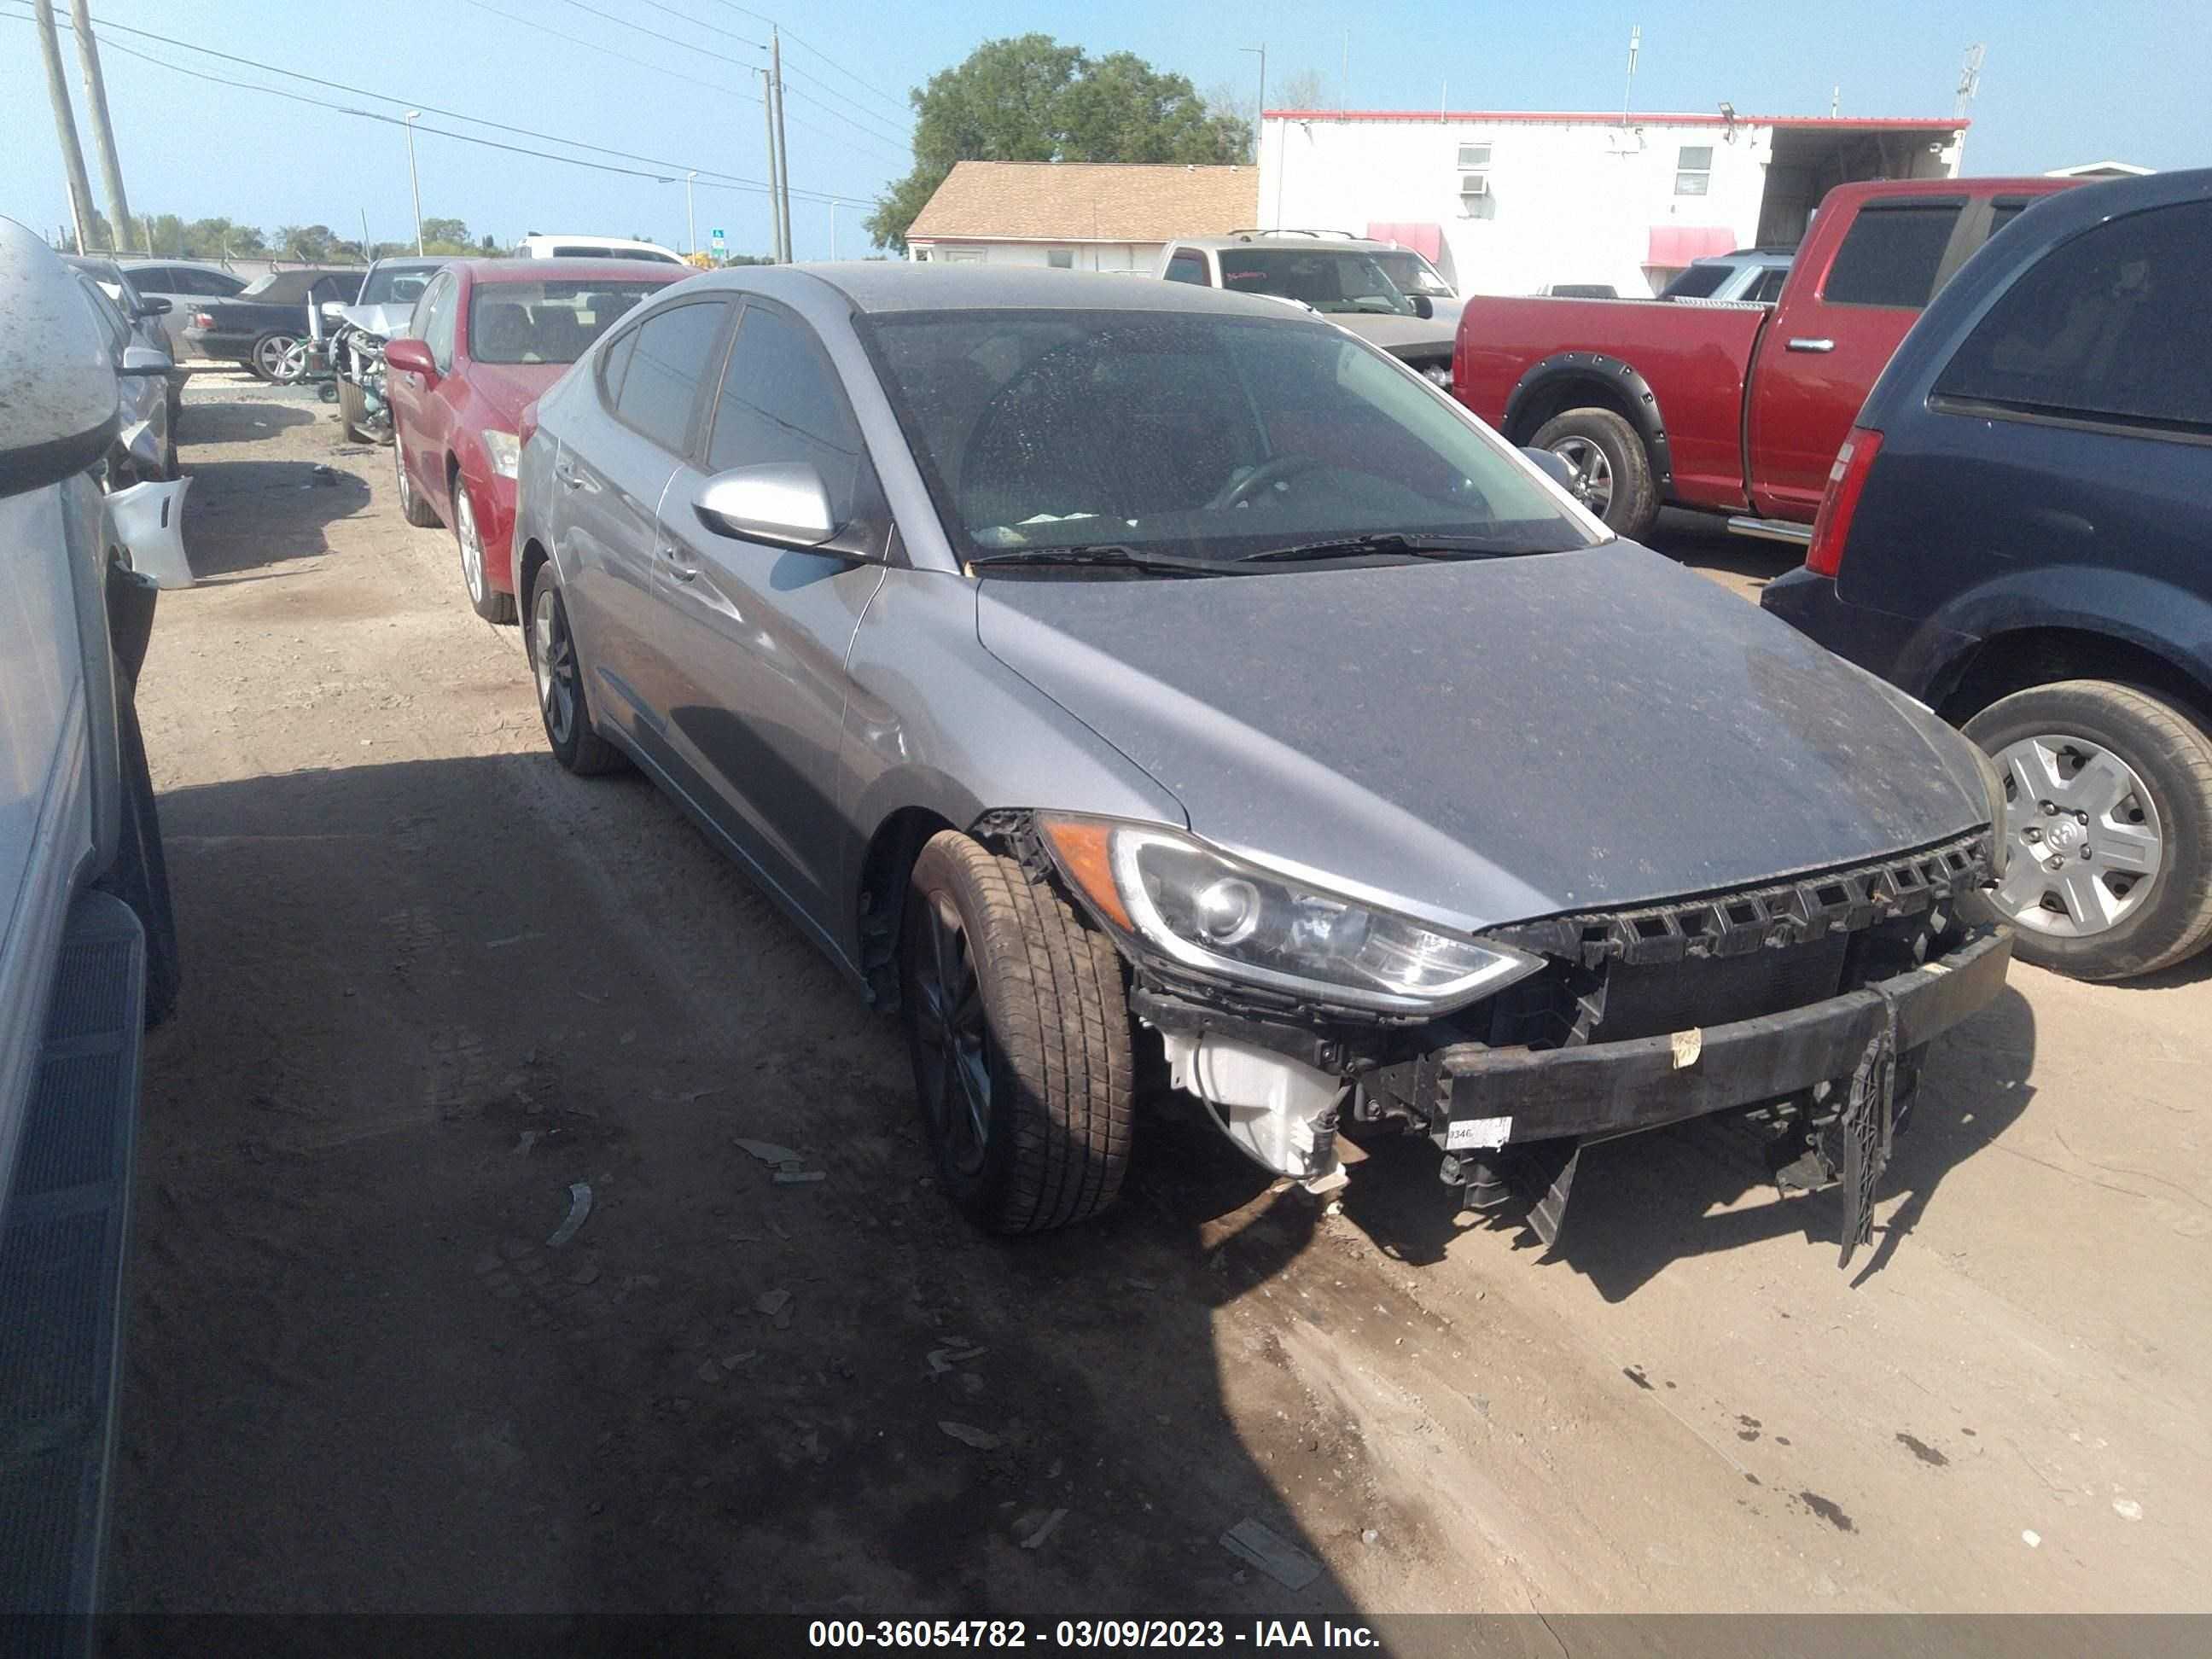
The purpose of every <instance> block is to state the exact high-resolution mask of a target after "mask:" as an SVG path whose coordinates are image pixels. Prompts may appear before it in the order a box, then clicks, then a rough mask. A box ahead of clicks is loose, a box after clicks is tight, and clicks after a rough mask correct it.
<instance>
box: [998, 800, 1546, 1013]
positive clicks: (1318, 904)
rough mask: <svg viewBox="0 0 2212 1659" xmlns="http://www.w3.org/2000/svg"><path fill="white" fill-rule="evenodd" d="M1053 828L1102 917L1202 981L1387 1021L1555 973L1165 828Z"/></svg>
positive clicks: (1071, 871)
mask: <svg viewBox="0 0 2212 1659" xmlns="http://www.w3.org/2000/svg"><path fill="white" fill-rule="evenodd" d="M1039 825H1040V828H1042V829H1043V831H1044V842H1045V845H1046V847H1047V848H1048V849H1049V850H1050V852H1051V854H1052V856H1053V859H1054V862H1055V863H1056V864H1057V865H1058V866H1059V867H1060V873H1061V874H1062V875H1063V876H1065V877H1066V878H1067V880H1068V883H1069V884H1070V885H1072V886H1073V888H1074V889H1075V890H1077V891H1078V892H1079V893H1080V894H1081V895H1082V896H1083V898H1084V900H1085V902H1086V903H1087V904H1088V905H1089V907H1090V908H1091V911H1092V913H1093V914H1094V915H1097V917H1098V918H1099V920H1100V921H1103V923H1105V924H1106V925H1107V926H1108V927H1112V928H1113V929H1115V931H1116V932H1117V933H1121V934H1122V935H1123V936H1124V937H1125V938H1127V939H1133V940H1134V941H1135V942H1136V943H1138V944H1139V945H1141V946H1144V947H1147V948H1149V949H1151V950H1153V951H1158V953H1159V954H1161V955H1162V956H1164V957H1168V958H1170V960H1172V961H1175V962H1177V963H1182V964H1183V965H1184V966H1186V967H1189V968H1194V969H1199V970H1200V971H1201V972H1205V973H1210V974H1216V975H1223V976H1225V977H1227V978H1231V979H1237V980H1241V981H1245V982H1246V983H1248V984H1251V985H1255V986H1265V987H1268V988H1270V989H1273V990H1277V991H1285V992H1289V993H1291V994H1296V995H1299V996H1304V997H1309V998H1313V999H1316V1000H1322V1001H1328V1002H1336V1003H1341V1004H1344V1005H1346V1006H1352V1007H1357V1008H1367V1009H1373V1010H1375V1011H1376V1012H1385V1013H1419V1014H1433V1013H1440V1012H1443V1011H1444V1010H1446V1009H1448V1008H1453V1007H1456V1006H1459V1005H1461V1004H1462V1003H1467V1002H1472V1001H1474V1000H1475V999H1476V998H1478V997H1483V996H1488V995H1489V994H1492V992H1495V991H1498V990H1502V989H1503V988H1504V987H1506V986H1508V985H1510V984H1511V983H1513V981H1516V980H1517V979H1521V978H1522V977H1524V976H1525V975H1528V974H1532V973H1534V972H1535V971H1536V970H1537V969H1539V968H1541V967H1542V966H1543V963H1541V961H1540V960H1539V959H1538V958H1536V957H1532V956H1528V955H1526V954H1524V953H1523V952H1522V951H1515V950H1511V949H1509V948H1508V947H1506V946H1504V945H1491V944H1478V943H1477V942H1476V941H1475V940H1474V939H1463V938H1461V937H1458V936H1456V935H1455V934H1449V933H1437V931H1436V930H1435V929H1433V928H1431V927H1429V926H1428V925H1427V924H1426V923H1424V922H1420V921H1414V920H1413V918H1412V917H1410V916H1401V915H1396V914H1395V913H1393V912H1391V911H1388V910H1380V909H1376V908H1372V907H1370V906H1368V905H1365V904H1362V903H1360V902H1358V901H1356V900H1353V899H1349V898H1346V897H1345V896H1342V895H1340V894H1336V893H1331V892H1328V891H1325V890H1322V889H1319V888H1316V887H1313V886H1310V885H1308V884H1306V883H1304V882H1303V881H1299V880H1296V879H1293V878H1290V877H1287V876H1283V875H1279V874H1277V873H1276V872H1273V871H1270V870H1265V869H1261V868H1260V867H1259V866H1256V865H1253V864H1249V863H1247V862H1245V861H1244V860H1242V859H1236V858H1231V857H1230V856H1229V855H1228V854H1225V853H1220V852H1217V851H1215V850H1214V849H1213V848H1210V847H1207V846H1206V845H1204V844H1203V843H1201V842H1198V841H1196V840H1194V839H1193V838H1192V837H1191V836H1186V835H1182V834H1180V833H1178V832H1176V831H1175V830H1171V829H1161V828H1159V827H1158V825H1154V824H1139V823H1112V822H1109V821H1107V820H1103V819H1099V818H1077V817H1044V818H1042V819H1041V820H1040V821H1039Z"/></svg>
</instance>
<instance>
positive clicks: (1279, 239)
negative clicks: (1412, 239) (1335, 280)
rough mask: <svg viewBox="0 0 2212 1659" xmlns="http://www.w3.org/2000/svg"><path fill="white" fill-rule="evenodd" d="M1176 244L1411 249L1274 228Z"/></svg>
mask: <svg viewBox="0 0 2212 1659" xmlns="http://www.w3.org/2000/svg"><path fill="white" fill-rule="evenodd" d="M1174 245H1175V246H1176V247H1210V248H1232V247H1282V248H1292V249H1295V250H1297V252H1302V253H1326V252H1328V251H1330V250H1331V249H1332V248H1334V249H1336V250H1338V251H1339V252H1348V253H1398V252H1413V250H1412V249H1407V248H1401V247H1400V246H1398V244H1397V243H1395V242H1377V241H1374V240H1370V239H1369V238H1367V237H1364V236H1339V235H1337V234H1334V233H1331V234H1328V235H1326V236H1315V235H1301V234H1296V233H1292V234H1277V233H1274V232H1271V231H1265V230H1250V231H1245V232H1243V233H1242V234H1238V235H1235V236H1178V237H1177V238H1176V240H1175V244H1174Z"/></svg>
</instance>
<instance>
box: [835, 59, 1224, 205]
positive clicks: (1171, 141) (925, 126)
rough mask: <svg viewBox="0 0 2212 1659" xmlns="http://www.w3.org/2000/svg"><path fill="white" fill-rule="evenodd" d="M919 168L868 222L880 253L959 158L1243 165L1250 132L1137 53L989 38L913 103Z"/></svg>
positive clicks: (931, 81)
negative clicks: (1097, 53)
mask: <svg viewBox="0 0 2212 1659" xmlns="http://www.w3.org/2000/svg"><path fill="white" fill-rule="evenodd" d="M908 97H909V100H910V101H911V102H912V103H913V105H914V110H915V125H914V170H913V171H912V172H910V173H908V174H907V175H906V177H904V178H903V179H900V180H899V181H898V182H897V183H896V184H895V185H892V186H891V187H890V190H889V191H886V192H885V193H884V197H883V198H882V199H881V200H880V201H879V202H878V204H876V210H875V212H874V213H873V214H872V215H870V216H869V218H868V221H867V231H868V234H869V235H870V236H871V237H872V238H873V239H874V241H875V244H876V246H878V247H894V248H901V249H902V248H904V247H905V246H906V230H907V227H908V225H910V224H912V223H913V222H914V221H915V216H916V215H918V214H919V213H921V210H922V207H923V205H924V204H927V202H928V200H929V198H930V197H931V196H932V195H933V194H934V193H935V191H936V190H937V187H938V186H939V185H941V184H943V183H944V182H945V174H947V173H950V172H951V171H952V167H953V163H955V162H956V161H1185V162H1214V161H1242V160H1243V159H1244V157H1245V156H1246V155H1247V154H1248V153H1249V149H1250V146H1251V142H1252V128H1251V124H1250V123H1249V122H1248V121H1246V120H1244V119H1243V118H1242V117H1240V116H1238V115H1237V114H1236V113H1234V112H1231V111H1225V110H1221V109H1218V108H1212V107H1209V106H1208V104H1207V101H1206V100H1205V99H1203V98H1201V97H1200V96H1199V94H1198V92H1197V90H1196V89H1195V88H1193V87H1192V85H1191V83H1190V82H1189V81H1188V79H1187V78H1186V77H1184V76H1180V75H1165V74H1162V73H1161V72H1160V71H1158V70H1155V69H1154V68H1153V67H1152V65H1151V64H1147V63H1146V61H1145V60H1144V59H1143V58H1139V57H1137V56H1136V55H1135V54H1133V53H1132V52H1114V53H1111V54H1109V56H1107V57H1104V58H1090V57H1087V56H1085V53H1084V51H1083V48H1082V47H1080V46H1062V45H1060V42H1058V41H1057V40H1054V39H1053V38H1052V37H1051V36H1050V35H1048V34H1024V35H1017V36H1013V37H1010V38H1009V39H1006V40H987V41H985V42H984V43H983V44H982V45H981V46H978V47H976V48H975V51H974V52H970V53H969V55H968V57H967V58H966V59H965V61H963V62H962V63H960V64H957V65H956V66H955V67H953V68H951V69H949V70H940V71H939V73H938V74H936V75H933V76H931V77H930V79H929V83H928V85H927V86H925V87H923V88H921V89H920V90H918V91H916V92H914V93H911V94H908Z"/></svg>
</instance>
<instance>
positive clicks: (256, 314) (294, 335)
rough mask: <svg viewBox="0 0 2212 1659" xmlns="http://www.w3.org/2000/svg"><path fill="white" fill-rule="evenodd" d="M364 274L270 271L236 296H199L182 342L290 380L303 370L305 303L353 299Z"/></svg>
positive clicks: (202, 352)
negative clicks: (224, 297)
mask: <svg viewBox="0 0 2212 1659" xmlns="http://www.w3.org/2000/svg"><path fill="white" fill-rule="evenodd" d="M361 279H362V271H361V270H359V269H356V270H313V269H307V268H302V269H301V270H278V271H272V272H270V274H269V275H268V276H264V277H262V278H261V279H260V280H259V281H258V282H255V283H248V284H247V285H246V289H245V291H244V292H243V293H241V294H240V295H239V296H238V297H237V298H236V299H234V300H204V301H199V302H198V303H197V305H196V306H195V307H194V308H193V311H192V319H191V323H190V324H189V325H187V326H186V327H185V344H186V345H187V347H189V348H190V349H191V350H192V351H194V352H196V353H197V354H198V355H199V356H203V357H217V358H222V359H224V360H226V361H228V362H235V363H243V364H244V365H245V366H246V368H250V369H252V371H253V372H254V373H255V374H258V375H259V376H260V377H261V378H262V379H263V380H272V381H275V382H276V383H277V384H279V385H283V384H288V383H289V382H291V381H293V380H298V379H299V378H300V376H301V374H305V373H306V372H307V341H308V338H309V327H308V322H307V310H308V307H311V306H321V305H325V304H327V303H329V302H330V301H337V302H338V303H339V304H341V305H351V304H353V303H354V301H356V299H358V298H359V297H360V295H361Z"/></svg>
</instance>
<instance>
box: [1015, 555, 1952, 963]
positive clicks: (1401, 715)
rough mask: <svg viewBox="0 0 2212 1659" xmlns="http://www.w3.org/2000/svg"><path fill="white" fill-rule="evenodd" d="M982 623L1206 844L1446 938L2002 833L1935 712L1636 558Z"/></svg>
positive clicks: (1220, 595)
mask: <svg viewBox="0 0 2212 1659" xmlns="http://www.w3.org/2000/svg"><path fill="white" fill-rule="evenodd" d="M978 607H979V615H978V629H979V633H980V635H981V641H982V644H983V646H984V647H985V649H987V650H988V651H990V652H991V653H993V654H994V655H995V656H997V657H998V658H999V659H1000V660H1002V661H1004V662H1005V663H1006V664H1007V665H1009V666H1010V667H1012V669H1014V670H1015V671H1017V672H1018V673H1019V674H1021V675H1023V676H1024V678H1027V679H1028V680H1029V681H1030V683H1031V684H1034V685H1035V686H1036V687H1037V688H1038V689H1039V690H1041V691H1042V692H1043V693H1044V694H1045V695H1047V696H1049V697H1051V698H1052V699H1053V700H1054V702H1058V703H1059V704H1060V705H1061V706H1062V707H1063V708H1066V710H1067V711H1068V712H1069V713H1070V714H1073V715H1074V716H1075V717H1076V718H1078V719H1079V720H1083V721H1084V722H1085V724H1087V725H1088V726H1091V728H1092V729H1093V730H1095V731H1096V732H1098V733H1099V734H1100V735H1101V736H1102V737H1103V738H1105V740H1106V741H1107V742H1109V743H1110V744H1114V745H1115V747H1117V748H1118V749H1120V750H1121V752H1122V753H1123V754H1125V755H1126V756H1127V757H1129V759H1130V760H1131V761H1133V763H1135V764H1137V765H1138V766H1139V767H1142V768H1143V769H1145V770H1146V772H1148V773H1149V774H1151V775H1152V777H1154V778H1155V779H1157V780H1158V781H1159V782H1160V783H1161V784H1162V785H1164V787H1166V788H1168V789H1169V790H1170V791H1171V792H1173V793H1174V794H1175V795H1176V797H1177V798H1178V799H1180V800H1181V801H1182V805H1183V807H1184V809H1185V811H1187V812H1188V814H1189V817H1190V824H1191V828H1192V829H1194V830H1195V831H1196V832H1197V833H1198V834H1200V836H1205V837H1206V838H1207V839H1208V840H1211V841H1212V842H1217V843H1218V844H1220V845H1222V846H1225V847H1229V848H1240V849H1243V850H1245V851H1248V852H1253V853H1257V854H1262V855H1264V856H1266V857H1267V858H1268V859H1269V860H1272V861H1274V862H1277V863H1285V864H1291V865H1296V866H1304V868H1306V869H1308V870H1310V871H1314V872H1322V874H1323V875H1324V876H1325V877H1326V878H1328V879H1329V880H1330V881H1332V882H1333V883H1334V884H1337V885H1340V886H1342V887H1345V888H1346V889H1349V890H1358V891H1361V892H1363V893H1364V895H1365V896H1369V897H1370V898H1372V899H1374V900H1376V902H1387V903H1389V904H1391V905H1393V906H1394V907H1395V908H1400V909H1403V910H1406V911H1407V912H1409V913H1411V914H1413V915H1422V916H1425V917H1427V918H1429V919H1431V921H1436V922H1437V923H1440V924H1442V925H1444V926H1448V927H1462V928H1478V927H1490V926H1495V925H1498V924H1500V923H1504V922H1510V921H1526V920H1530V919H1533V918H1535V917H1538V916H1543V915H1557V914H1560V913H1563V912H1570V911H1577V910H1587V909H1595V908H1612V907H1617V906H1623V905H1629V904H1634V903H1638V902H1650V901H1654V900H1657V899H1662V898H1668V897H1675V896H1686V895H1690V894H1696V893H1705V892H1713V891H1718V890H1724V889H1729V888H1735V887H1741V886H1747V885H1751V884H1756V883H1759V882H1762V881H1766V880H1770V879H1772V878H1778V877H1783V876H1789V875H1796V874H1801V873H1804V872H1810V871H1814V870H1822V869H1832V868H1835V867H1838V866H1844V865H1849V864H1853V863H1857V862H1861V861H1863V860H1874V859H1876V858H1880V857H1882V856H1885V855H1887V854H1893V853H1897V852H1900V851H1903V850H1905V849H1908V848H1918V847H1923V846H1926V845H1928V844H1929V843H1932V842H1938V841H1941V840H1943V839H1945V838H1947V837H1948V836H1954V835H1959V834H1963V833H1965V832H1966V831H1968V830H1971V829H1975V828H1977V827H1978V826H1979V825H1981V824H1983V823H1986V822H1987V821H1988V811H1987V807H1986V805H1985V797H1984V793H1983V790H1982V786H1981V783H1980V780H1979V775H1978V772H1977V770H1976V766H1975V763H1974V761H1973V759H1972V753H1971V751H1970V750H1968V749H1967V747H1966V743H1965V740H1964V739H1962V738H1959V737H1958V736H1957V735H1956V734H1955V733H1954V732H1951V731H1950V730H1949V729H1948V727H1946V726H1943V724H1942V722H1941V721H1939V720H1936V718H1935V716H1933V715H1932V714H1929V713H1927V711H1926V710H1924V709H1923V708H1921V707H1920V706H1919V705H1917V704H1916V703H1913V702H1911V701H1910V700H1909V699H1907V698H1905V697H1904V696H1902V694H1899V693H1895V692H1892V691H1890V690H1888V689H1887V687H1885V686H1883V685H1882V684H1881V683H1880V682H1879V681H1877V680H1875V679H1874V678H1872V677H1871V676H1869V675H1868V674H1866V673H1864V672H1863V671H1860V670H1858V669H1857V668H1854V667H1852V666H1850V665H1849V664H1846V663H1845V662H1844V661H1843V660H1842V659H1839V658H1837V657H1833V656H1831V655H1829V654H1828V653H1826V651H1824V650H1822V649H1821V648H1820V647H1818V646H1817V645H1815V644H1814V643H1813V642H1812V641H1810V640H1808V639H1807V638H1806V637H1805V636H1804V635H1801V634H1799V633H1797V632H1796V630H1795V629H1791V628H1790V627H1789V626H1788V625H1787V624H1785V623H1779V622H1778V621H1776V620H1775V619H1774V618H1772V617H1768V616H1766V615H1765V614H1764V613H1762V612H1761V611H1759V610H1758V609H1757V608H1755V607H1754V606H1752V605H1747V604H1745V603H1744V602H1743V601H1742V600H1741V599H1738V598H1736V597H1735V595H1734V594H1731V593H1729V592H1724V591H1723V590H1722V589H1721V588H1719V587H1718V586H1715V585H1714V584H1713V583H1711V582H1710V581H1708V580H1706V579H1705V578H1704V577H1702V576H1699V575H1696V574H1692V573H1690V572H1687V571H1685V570H1683V569H1682V568H1680V567H1679V566H1678V565H1676V564H1674V562H1672V561H1671V560H1667V559H1662V558H1661V557H1659V556H1657V555H1656V554H1653V553H1650V552H1649V551H1647V550H1644V549H1643V548H1641V547H1638V546H1636V545H1634V544H1629V543H1620V542H1613V543H1607V544H1604V545H1601V546H1600V547H1596V548H1592V549H1589V550H1580V551H1575V552H1569V553H1555V554H1545V555H1537V556H1528V557H1521V558H1504V559H1495V560H1487V561H1468V562H1449V563H1441V562H1440V563H1431V564H1421V565H1393V566H1376V567H1366V568H1322V569H1315V568H1308V569H1304V570H1297V571H1284V572H1279V573H1273V574H1267V575H1261V576H1231V577H1222V578H1218V579H1201V580H1172V579H1170V580H1125V579H1100V580H1054V579H1044V578H1014V577H1008V578H1003V579H994V580H986V581H985V582H984V584H983V585H982V587H981V592H980V595H979V599H978ZM1053 804H1054V803H1052V802H1050V801H1035V802H1023V803H1012V802H1010V803H1008V805H1032V806H1038V807H1049V806H1051V805H1053Z"/></svg>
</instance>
